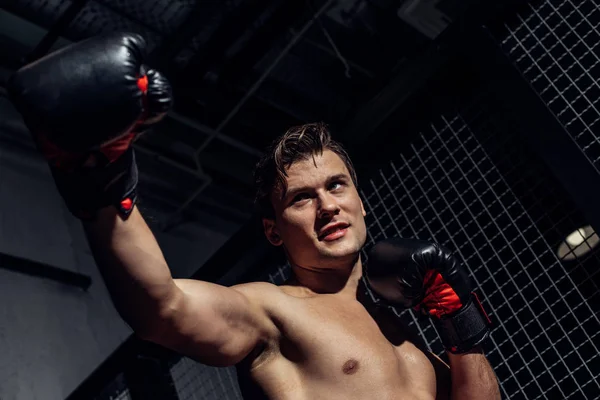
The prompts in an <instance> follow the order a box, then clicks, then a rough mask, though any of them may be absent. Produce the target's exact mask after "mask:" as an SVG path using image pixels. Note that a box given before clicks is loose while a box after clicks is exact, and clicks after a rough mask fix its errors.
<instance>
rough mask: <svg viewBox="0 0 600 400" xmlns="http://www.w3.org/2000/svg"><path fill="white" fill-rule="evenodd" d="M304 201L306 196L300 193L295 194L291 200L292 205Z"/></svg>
mask: <svg viewBox="0 0 600 400" xmlns="http://www.w3.org/2000/svg"><path fill="white" fill-rule="evenodd" d="M305 199H308V194H306V193H300V194H297V195H296V196H294V198H293V199H292V203H297V202H299V201H302V200H305Z"/></svg>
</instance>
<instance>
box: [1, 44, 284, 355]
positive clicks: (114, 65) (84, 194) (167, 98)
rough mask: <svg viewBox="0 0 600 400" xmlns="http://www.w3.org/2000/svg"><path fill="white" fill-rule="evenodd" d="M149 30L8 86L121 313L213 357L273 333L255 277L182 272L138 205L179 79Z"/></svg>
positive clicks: (149, 334) (43, 66)
mask: <svg viewBox="0 0 600 400" xmlns="http://www.w3.org/2000/svg"><path fill="white" fill-rule="evenodd" d="M145 48H146V45H145V42H144V40H143V38H142V37H141V36H139V35H135V34H123V33H113V34H109V35H106V36H101V37H94V38H91V39H88V40H85V41H83V42H79V43H77V44H74V45H71V46H69V47H66V48H63V49H61V50H60V51H58V52H55V53H52V54H50V55H48V56H46V57H44V58H43V59H41V60H38V61H37V62H35V63H33V64H30V65H27V66H25V67H23V68H21V69H20V70H19V71H17V72H16V73H15V75H14V76H13V77H12V78H11V80H10V83H9V87H8V89H9V93H10V96H11V98H12V100H13V103H14V105H15V106H16V108H17V109H18V110H19V111H20V112H21V114H22V115H23V119H24V121H25V123H26V124H27V126H28V127H29V129H30V131H31V133H32V135H33V138H34V140H35V142H36V144H37V146H38V149H39V150H40V151H41V153H42V154H43V155H44V157H45V158H46V160H47V161H48V164H49V167H50V169H51V171H52V175H53V177H54V180H55V183H56V186H57V189H58V191H59V193H60V194H61V196H62V197H63V199H64V200H65V204H66V205H67V207H68V209H69V210H70V211H71V213H72V214H73V215H75V216H76V217H77V218H80V219H81V220H83V221H84V227H85V231H86V234H87V237H88V240H89V243H90V247H91V248H92V252H93V254H94V257H95V259H96V261H97V264H98V267H99V268H100V271H101V273H102V275H103V276H104V278H105V280H106V283H107V286H108V289H109V291H110V294H111V297H112V299H113V301H114V303H115V306H116V308H117V310H118V311H119V313H120V315H121V316H122V317H123V318H124V319H125V321H126V322H127V323H129V325H130V326H131V327H132V328H133V329H134V331H135V332H136V333H137V334H138V335H139V336H141V337H143V338H145V339H148V340H151V341H155V342H157V343H159V344H162V345H164V346H166V347H170V348H172V349H174V350H177V351H180V352H181V353H183V354H185V355H189V356H192V357H194V358H196V359H198V360H200V361H203V362H206V363H209V364H213V365H229V364H232V363H235V362H237V361H239V360H240V359H241V358H243V357H244V356H245V355H246V354H248V352H249V351H250V350H251V349H252V348H253V347H254V346H255V345H256V344H257V343H258V342H259V341H260V340H266V338H267V337H268V336H269V335H271V334H272V332H273V331H272V329H271V328H272V324H270V321H269V319H268V318H267V316H266V314H265V312H264V311H263V308H262V307H261V306H260V304H259V302H258V301H256V300H257V299H259V297H257V296H252V295H250V296H248V293H250V292H252V286H250V287H247V286H245V287H240V288H238V289H237V290H236V289H233V288H225V287H221V286H218V285H215V284H211V283H208V282H192V281H175V280H173V279H172V276H171V274H170V271H169V268H168V267H167V264H166V262H165V259H164V257H163V255H162V252H161V251H160V249H159V247H158V244H157V242H156V240H155V238H154V236H153V235H152V232H151V231H150V229H149V228H148V226H147V225H146V223H145V221H144V219H143V218H142V216H141V215H140V213H139V211H138V210H137V208H136V206H135V204H136V199H137V194H136V193H137V189H136V188H137V183H138V182H137V180H138V172H137V165H136V162H135V153H134V150H133V147H132V143H133V141H134V140H135V139H136V137H137V136H138V135H140V134H142V133H143V132H144V131H145V130H146V129H147V128H148V127H149V126H150V125H152V124H153V123H155V122H157V121H158V120H160V119H161V118H162V117H163V116H164V115H165V114H166V112H167V111H168V109H169V107H170V104H171V88H170V85H169V83H168V81H167V80H166V79H165V78H164V77H163V76H162V75H161V74H160V73H159V72H157V71H154V70H151V69H148V68H147V67H146V66H145V65H144V64H143V59H144V53H145ZM265 292H266V290H265Z"/></svg>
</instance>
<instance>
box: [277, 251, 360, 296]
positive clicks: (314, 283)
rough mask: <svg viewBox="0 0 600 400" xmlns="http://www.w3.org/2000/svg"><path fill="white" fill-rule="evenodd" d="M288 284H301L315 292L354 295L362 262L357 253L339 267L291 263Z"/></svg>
mask: <svg viewBox="0 0 600 400" xmlns="http://www.w3.org/2000/svg"><path fill="white" fill-rule="evenodd" d="M292 272H293V277H292V278H291V279H290V281H289V282H288V283H289V284H290V285H294V286H302V287H305V288H307V289H309V290H311V291H312V292H314V293H317V294H326V293H329V294H331V293H342V294H346V293H347V294H349V295H351V296H354V297H356V290H357V288H358V284H359V282H360V278H361V276H362V262H361V259H360V255H358V256H357V257H356V258H355V259H354V260H353V261H352V262H351V263H350V264H347V265H346V266H341V267H339V268H327V269H324V268H323V269H322V268H314V267H301V266H299V265H292Z"/></svg>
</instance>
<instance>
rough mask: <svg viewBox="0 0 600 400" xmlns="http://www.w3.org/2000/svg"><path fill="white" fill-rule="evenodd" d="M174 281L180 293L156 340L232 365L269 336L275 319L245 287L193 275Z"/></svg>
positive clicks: (197, 357)
mask: <svg viewBox="0 0 600 400" xmlns="http://www.w3.org/2000/svg"><path fill="white" fill-rule="evenodd" d="M175 284H176V286H177V289H178V290H177V291H178V294H177V295H176V296H175V299H174V301H173V302H171V303H170V305H169V308H168V309H166V310H163V312H162V316H161V318H160V321H161V322H160V323H161V326H160V329H159V330H158V331H157V335H156V336H154V337H153V338H151V339H150V340H151V341H154V342H156V343H158V344H160V345H162V346H165V347H167V348H170V349H172V350H174V351H176V352H178V353H180V354H183V355H186V356H188V357H191V358H193V359H195V360H197V361H200V362H202V363H205V364H208V365H214V366H228V365H233V364H235V363H237V362H239V361H240V360H242V359H243V358H244V357H245V356H246V355H247V354H248V353H249V352H250V351H251V350H252V349H253V348H254V347H255V346H256V345H257V344H258V343H259V342H260V341H262V340H267V339H268V336H269V334H270V332H271V325H272V323H271V321H270V319H269V318H268V316H267V314H266V312H265V311H264V309H263V308H262V307H261V306H260V304H258V302H256V301H253V299H252V298H251V297H252V296H248V294H247V293H245V291H244V290H243V288H242V290H236V289H234V288H230V287H224V286H220V285H216V284H213V283H210V282H203V281H196V280H188V279H177V280H175Z"/></svg>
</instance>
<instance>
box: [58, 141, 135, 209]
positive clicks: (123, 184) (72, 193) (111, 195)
mask: <svg viewBox="0 0 600 400" xmlns="http://www.w3.org/2000/svg"><path fill="white" fill-rule="evenodd" d="M50 169H51V171H52V175H53V177H54V180H55V182H56V186H57V188H58V191H59V193H60V195H61V196H62V197H63V199H64V200H65V204H66V205H67V208H68V209H69V211H70V212H71V213H72V214H73V215H74V216H75V217H77V218H79V219H82V220H93V219H95V217H96V214H97V212H98V210H100V209H101V208H104V207H108V206H114V207H115V208H116V209H117V211H118V212H119V215H121V217H122V218H127V217H128V216H129V215H130V214H131V212H132V211H133V208H134V206H135V203H136V201H137V191H136V187H137V182H138V170H137V165H136V162H135V153H134V151H133V149H132V148H129V149H127V151H125V152H124V153H123V154H122V155H121V156H119V157H118V158H117V159H115V160H114V161H112V162H108V163H106V164H104V165H99V166H96V167H91V168H85V167H79V168H77V169H75V170H69V171H65V170H63V169H61V168H57V167H51V168H50Z"/></svg>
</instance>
